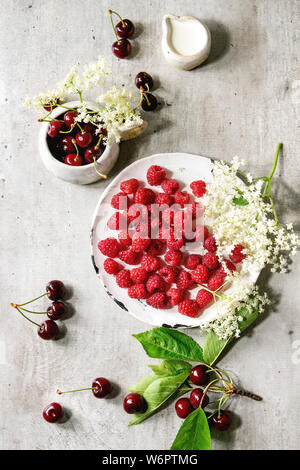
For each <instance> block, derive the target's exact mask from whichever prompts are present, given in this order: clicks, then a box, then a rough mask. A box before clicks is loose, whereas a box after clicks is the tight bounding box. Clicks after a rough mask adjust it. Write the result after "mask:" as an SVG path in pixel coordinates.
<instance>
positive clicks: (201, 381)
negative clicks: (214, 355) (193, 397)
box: [190, 365, 209, 385]
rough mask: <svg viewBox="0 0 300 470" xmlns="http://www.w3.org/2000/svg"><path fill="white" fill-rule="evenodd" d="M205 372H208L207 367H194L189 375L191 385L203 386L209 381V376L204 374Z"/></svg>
mask: <svg viewBox="0 0 300 470" xmlns="http://www.w3.org/2000/svg"><path fill="white" fill-rule="evenodd" d="M207 370H208V369H207V367H205V366H203V365H199V366H196V367H194V368H193V369H192V370H191V373H190V379H191V381H192V382H193V384H195V385H205V384H206V383H207V382H208V380H209V376H208V374H207V373H206V372H207Z"/></svg>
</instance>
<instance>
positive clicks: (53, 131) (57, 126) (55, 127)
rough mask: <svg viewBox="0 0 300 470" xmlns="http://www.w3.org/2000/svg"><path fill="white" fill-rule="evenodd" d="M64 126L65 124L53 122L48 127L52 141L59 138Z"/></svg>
mask: <svg viewBox="0 0 300 470" xmlns="http://www.w3.org/2000/svg"><path fill="white" fill-rule="evenodd" d="M63 125H64V123H63V122H61V121H51V122H50V123H49V127H48V136H49V137H51V139H54V138H55V137H57V136H58V134H59V131H60V130H61V129H62V128H63Z"/></svg>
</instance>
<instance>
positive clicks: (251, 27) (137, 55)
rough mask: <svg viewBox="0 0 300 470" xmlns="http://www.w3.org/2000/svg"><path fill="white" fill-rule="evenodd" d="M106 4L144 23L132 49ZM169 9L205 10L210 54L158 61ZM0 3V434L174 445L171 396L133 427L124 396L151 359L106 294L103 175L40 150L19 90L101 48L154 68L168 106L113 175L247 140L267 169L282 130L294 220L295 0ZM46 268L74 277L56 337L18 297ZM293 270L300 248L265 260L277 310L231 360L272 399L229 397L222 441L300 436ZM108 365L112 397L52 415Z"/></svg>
mask: <svg viewBox="0 0 300 470" xmlns="http://www.w3.org/2000/svg"><path fill="white" fill-rule="evenodd" d="M109 7H113V8H114V9H116V10H118V11H119V12H120V13H121V14H123V15H124V16H125V17H128V18H131V19H132V20H133V21H134V22H135V23H136V25H137V27H138V28H137V29H138V34H137V37H136V39H134V41H133V45H134V52H133V55H132V57H131V58H130V60H126V61H118V60H117V59H116V58H115V57H114V56H113V55H112V53H111V49H110V47H111V43H112V42H113V40H114V37H113V32H112V29H111V26H110V22H109V17H108V15H107V13H106V11H107V8H109ZM167 12H170V13H174V14H178V15H194V16H196V17H199V18H201V19H203V20H204V21H206V22H207V24H208V25H209V26H210V28H211V30H212V41H213V50H212V54H211V56H210V58H209V59H208V61H207V62H206V63H205V64H204V65H203V66H202V67H200V68H198V69H196V70H194V71H192V72H183V71H177V70H175V69H172V68H170V67H169V66H168V65H167V64H166V62H165V61H164V59H163V56H162V53H161V50H160V37H161V18H162V16H163V14H165V13H167ZM0 18H1V27H0V55H1V67H0V78H1V82H0V84H1V88H0V91H1V93H0V101H1V107H0V112H1V122H2V132H1V137H0V148H1V162H2V165H1V170H0V208H1V299H0V302H1V318H2V321H1V328H0V352H1V354H0V375H1V420H0V426H1V434H0V447H1V448H2V449H128V448H130V449H168V448H169V447H170V444H171V442H172V439H173V438H174V436H175V433H176V431H177V429H178V427H179V425H180V424H181V423H180V422H179V420H178V418H177V417H176V416H175V413H174V411H173V409H172V407H170V408H168V409H165V410H164V411H163V412H162V413H160V414H158V415H157V416H155V417H153V418H151V419H149V420H148V421H147V422H145V423H144V424H142V425H139V426H137V427H133V428H129V429H128V428H127V427H126V424H127V422H128V416H127V415H125V413H123V411H122V408H121V406H122V397H123V396H124V395H125V393H126V391H127V389H128V387H129V386H130V385H131V384H133V383H135V382H136V381H137V379H139V378H140V377H142V376H144V375H146V374H147V373H148V370H147V367H146V364H148V363H151V362H153V361H151V360H148V359H147V358H146V356H145V354H144V352H143V351H142V349H141V347H140V345H139V344H138V343H137V342H136V341H135V340H134V339H133V338H132V337H131V334H132V333H137V332H140V331H144V330H145V329H147V325H144V324H142V323H138V322H137V321H136V320H134V319H133V318H131V317H130V316H129V315H126V314H125V313H124V312H123V311H122V310H120V309H119V308H118V307H117V306H116V305H115V304H114V303H113V301H112V300H111V299H110V298H109V297H108V296H107V295H106V294H105V292H104V290H103V288H102V287H101V285H100V283H99V281H98V280H97V278H96V276H95V274H94V271H93V267H92V265H91V262H90V253H89V251H90V248H89V229H90V221H91V217H92V214H93V211H94V208H95V205H96V203H97V200H98V198H99V196H100V194H101V192H102V191H103V189H104V187H105V186H106V185H107V184H108V183H109V181H110V179H109V180H108V181H107V182H105V183H103V182H100V183H97V184H95V185H93V186H89V187H80V186H72V185H70V184H67V183H64V182H62V181H59V180H57V179H55V178H54V177H52V175H51V174H49V173H48V172H47V171H46V170H45V168H44V167H43V165H42V163H41V161H40V157H39V154H38V146H37V136H38V131H39V124H38V123H37V121H36V114H35V112H34V110H30V109H24V108H22V107H20V105H21V102H22V100H23V98H24V95H25V94H27V93H30V94H35V93H36V92H38V91H40V90H43V89H45V88H46V87H47V86H48V85H49V86H51V84H54V83H55V81H56V80H57V79H60V78H61V77H63V76H64V75H65V74H66V72H67V71H68V69H69V67H70V66H71V65H72V64H74V63H77V62H78V63H80V64H84V63H88V62H89V61H91V60H93V59H95V58H96V57H97V56H98V54H102V55H103V56H105V57H106V58H107V59H108V61H109V63H110V65H111V67H112V69H113V71H114V76H115V78H116V80H117V82H118V83H120V84H123V83H124V84H126V86H128V87H129V88H130V89H132V91H134V90H135V88H134V85H133V79H134V76H135V75H136V73H137V72H139V71H141V70H146V71H148V72H150V73H151V74H153V76H154V78H155V83H156V88H157V89H156V90H155V93H156V95H157V96H158V97H159V99H160V102H161V103H162V107H161V109H160V110H159V111H158V112H156V113H155V114H148V115H147V119H148V120H149V129H148V130H147V132H146V133H145V135H143V136H142V137H141V138H139V139H137V140H135V141H133V142H128V143H125V144H123V145H122V148H121V155H120V160H119V162H118V164H117V166H116V167H115V169H114V170H113V172H112V174H111V177H113V175H115V174H117V172H118V171H119V170H120V169H121V168H123V167H124V165H126V164H128V163H130V162H132V161H134V160H136V159H138V158H142V157H144V156H147V155H150V154H154V153H157V152H172V151H181V150H182V151H186V152H192V153H200V154H203V155H208V156H211V157H215V158H224V159H226V160H230V159H231V157H232V156H234V155H236V154H238V155H240V156H241V157H244V158H246V159H247V160H248V162H249V169H250V170H251V171H253V172H255V173H256V174H257V175H263V174H264V173H266V172H267V171H268V169H269V167H270V164H271V162H272V159H273V153H274V150H275V145H276V143H277V142H278V141H282V142H283V143H284V152H283V157H282V159H281V161H280V165H279V171H278V172H277V176H278V175H279V174H280V177H281V178H280V182H279V181H278V178H277V182H278V184H277V185H276V189H277V191H276V192H277V201H278V203H279V207H280V212H281V214H282V217H283V218H284V219H285V220H293V221H294V222H295V223H296V227H297V229H299V222H300V221H299V202H300V198H299V183H300V169H299V143H300V137H299V117H300V116H299V102H300V76H299V73H300V65H299V46H300V33H299V31H300V29H299V19H300V4H299V1H297V0H291V1H288V0H281V1H280V0H276V1H274V0H263V1H251V0H244V1H243V2H241V1H240V0H231V1H229V0H227V1H223V0H209V1H208V0H203V1H201V2H198V1H195V0H184V1H175V0H165V1H164V2H161V1H158V0H152V1H147V2H146V1H144V2H141V1H140V2H133V1H129V0H123V1H120V0H115V1H113V2H109V1H99V0H88V1H86V2H82V1H79V0H65V1H63V2H62V1H59V0H39V1H38V0H27V1H23V0H14V1H10V2H7V1H4V0H1V1H0ZM91 96H93V93H92V94H91ZM133 176H134V175H133ZM297 261H298V262H297ZM52 278H58V279H62V280H64V281H65V282H66V283H67V284H69V285H70V286H72V290H73V296H72V298H71V299H70V302H71V304H72V306H73V308H74V315H73V316H72V318H70V319H68V320H67V321H65V325H66V328H67V333H66V335H65V336H64V337H63V338H62V339H60V340H59V341H55V342H44V341H42V340H40V339H39V338H38V337H37V334H36V331H35V327H31V325H30V324H29V323H28V324H27V323H26V322H25V321H23V320H22V318H21V317H19V316H18V314H17V312H15V311H14V310H12V309H11V308H10V307H9V303H10V301H16V302H21V301H25V300H27V299H29V298H32V296H34V295H38V294H39V292H42V291H43V289H44V286H45V284H46V282H47V281H48V280H50V279H52ZM299 279H300V264H299V256H298V259H297V260H296V262H295V263H294V265H293V266H292V270H291V273H290V274H288V275H275V276H272V277H271V278H270V277H269V276H267V275H265V276H264V281H265V283H266V284H267V286H268V289H269V290H271V291H272V293H273V297H274V298H276V299H277V301H278V303H277V305H276V307H275V310H276V311H275V312H274V311H273V312H270V313H269V314H268V315H266V317H265V318H263V319H261V321H260V322H259V324H258V325H257V326H256V327H255V328H254V329H253V330H252V331H251V334H249V335H247V336H246V337H244V338H242V339H241V340H240V341H239V342H238V343H237V344H236V345H235V346H234V348H233V349H232V350H231V351H230V352H229V353H228V354H227V355H226V357H225V358H224V359H223V361H222V365H223V367H224V368H225V367H227V368H228V369H229V370H231V371H232V372H233V374H234V376H235V377H236V378H238V380H239V381H240V382H241V384H242V385H243V386H245V387H247V388H248V389H250V390H253V391H255V392H257V393H259V394H261V395H262V396H263V398H264V401H263V402H262V403H256V402H252V401H251V400H247V399H243V398H240V399H236V400H234V402H233V405H232V410H233V411H234V413H235V414H236V418H235V426H234V430H233V431H232V432H230V433H228V434H226V435H223V436H216V439H214V442H213V448H214V449H295V448H297V447H298V448H299V431H300V428H299V426H300V425H299V419H297V416H299V412H300V403H299V386H300V378H299V368H300V365H299V361H300V357H299V354H298V353H297V347H298V350H299V340H300V323H299V300H300V296H299V291H298V289H297V286H298V283H299ZM42 306H44V307H46V306H47V301H46V300H42V301H41V302H40V304H39V306H38V308H39V307H42ZM191 334H192V336H193V337H195V338H197V339H198V338H199V333H198V332H197V331H193V332H191ZM99 375H104V376H107V377H109V378H111V380H112V381H114V382H115V383H117V384H118V386H119V388H118V394H117V396H116V397H115V398H114V399H110V400H107V401H101V400H95V398H94V397H93V396H92V394H91V393H89V392H86V393H81V394H74V395H73V396H72V395H66V396H64V397H63V398H62V399H61V400H60V401H61V402H62V403H63V404H64V405H65V406H66V407H67V408H68V409H69V410H70V412H71V417H70V419H69V420H68V421H66V422H65V423H64V424H61V425H49V424H47V423H46V422H44V421H43V419H42V418H41V411H42V409H43V407H44V406H45V405H46V404H48V403H49V402H51V401H53V400H55V399H56V397H57V396H56V394H55V390H56V388H57V387H62V388H73V387H76V386H88V385H89V384H90V382H91V380H92V379H93V378H94V377H96V376H99Z"/></svg>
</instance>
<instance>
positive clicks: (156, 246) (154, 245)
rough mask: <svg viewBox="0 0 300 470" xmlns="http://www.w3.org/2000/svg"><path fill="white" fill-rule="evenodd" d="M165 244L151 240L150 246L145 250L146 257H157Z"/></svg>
mask: <svg viewBox="0 0 300 470" xmlns="http://www.w3.org/2000/svg"><path fill="white" fill-rule="evenodd" d="M165 247H166V244H165V243H164V242H163V241H162V240H151V243H150V246H149V247H148V248H147V249H146V251H147V253H148V255H152V256H159V255H161V254H162V253H163V252H164V250H165Z"/></svg>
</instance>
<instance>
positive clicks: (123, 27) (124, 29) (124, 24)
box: [116, 19, 134, 38]
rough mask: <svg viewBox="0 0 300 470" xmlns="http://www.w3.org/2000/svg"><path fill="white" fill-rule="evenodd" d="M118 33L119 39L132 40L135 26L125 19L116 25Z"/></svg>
mask: <svg viewBox="0 0 300 470" xmlns="http://www.w3.org/2000/svg"><path fill="white" fill-rule="evenodd" d="M116 32H117V35H118V36H119V38H132V36H133V35H134V24H133V23H132V21H130V20H128V19H124V20H123V21H120V22H119V23H117V24H116Z"/></svg>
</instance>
